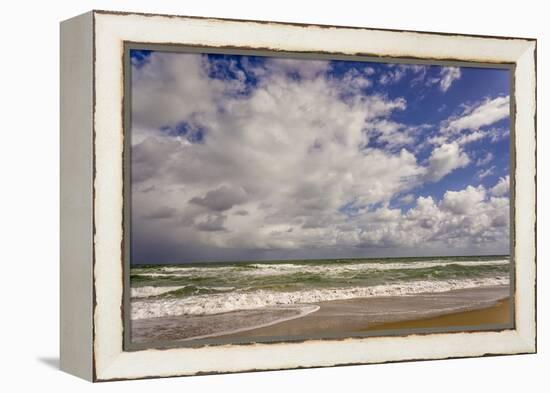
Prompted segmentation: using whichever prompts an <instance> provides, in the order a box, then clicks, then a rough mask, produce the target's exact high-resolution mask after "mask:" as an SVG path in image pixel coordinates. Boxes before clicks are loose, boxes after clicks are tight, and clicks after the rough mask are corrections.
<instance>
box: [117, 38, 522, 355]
mask: <svg viewBox="0 0 550 393" xmlns="http://www.w3.org/2000/svg"><path fill="white" fill-rule="evenodd" d="M127 55H128V56H129V63H128V64H129V68H130V69H129V72H130V76H131V77H130V79H129V82H128V83H129V101H128V102H127V105H128V106H127V108H126V110H127V111H129V114H130V118H131V120H130V122H129V124H128V126H127V127H126V130H125V132H126V138H127V140H128V142H127V145H126V146H127V149H129V152H128V157H129V158H128V162H127V163H126V164H127V167H128V171H129V173H130V184H129V185H128V189H129V191H128V193H127V197H126V203H128V204H129V210H128V211H129V213H128V214H127V216H126V220H127V222H126V225H127V226H126V228H129V231H128V235H127V236H129V237H130V238H129V244H130V247H129V250H127V251H128V253H127V263H128V266H127V274H128V276H129V277H128V282H129V287H128V288H126V289H125V290H126V291H128V294H129V295H128V299H129V301H128V304H126V307H125V310H126V316H125V318H126V319H127V320H126V323H127V325H126V326H127V328H128V329H129V335H130V342H131V343H133V344H138V345H145V346H151V347H154V346H156V345H161V344H162V345H164V344H169V345H195V344H201V343H203V344H204V343H243V342H265V341H292V340H303V339H308V338H322V339H331V338H342V337H357V336H359V337H360V336H366V335H385V334H407V333H408V332H433V331H456V330H460V331H464V330H483V329H491V330H496V329H499V328H503V327H510V324H512V323H513V322H512V321H513V304H512V300H511V297H510V293H511V289H512V288H511V287H512V286H513V279H512V277H513V274H512V273H513V261H512V260H511V258H510V254H511V252H510V248H511V244H510V213H511V206H510V173H511V151H510V138H511V136H510V131H511V130H510V126H511V122H510V117H511V114H512V112H511V109H510V108H511V101H510V100H511V99H510V97H511V96H513V94H512V92H511V84H510V80H511V72H512V71H511V70H510V69H509V68H506V67H499V66H493V67H491V66H487V65H469V64H461V65H453V64H418V63H411V62H407V61H402V62H398V61H396V60H394V61H390V60H388V61H380V60H379V59H378V60H377V61H372V60H368V59H367V60H365V59H361V60H360V61H359V60H353V59H319V58H318V59H311V58H298V57H292V56H283V55H282V54H281V55H278V56H277V55H275V56H265V55H243V54H213V53H207V51H204V52H201V53H198V52H192V53H191V52H189V51H187V52H185V51H166V50H151V49H146V48H144V49H129V50H128V54H127Z"/></svg>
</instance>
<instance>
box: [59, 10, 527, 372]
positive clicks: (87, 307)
mask: <svg viewBox="0 0 550 393" xmlns="http://www.w3.org/2000/svg"><path fill="white" fill-rule="evenodd" d="M131 42H140V43H148V44H152V45H156V44H171V45H186V46H197V47H201V46H202V47H204V46H207V47H215V48H218V49H221V50H223V49H229V48H231V49H240V50H246V49H254V50H262V51H270V52H271V51H283V52H294V53H296V52H299V53H315V54H324V55H329V56H358V55H361V56H370V57H383V58H385V59H392V58H394V59H395V58H401V59H403V58H406V59H415V60H417V61H453V62H479V63H491V64H503V63H505V64H508V65H513V66H514V67H515V73H514V81H513V84H514V86H515V112H514V116H513V117H512V118H513V121H514V128H515V131H516V136H515V138H514V145H513V148H514V149H513V150H514V151H515V156H516V166H515V168H514V171H515V173H514V178H515V187H514V189H515V193H512V198H513V202H514V206H515V209H514V211H513V220H512V222H513V227H514V231H513V232H512V236H513V239H512V240H513V243H514V244H515V248H514V255H513V257H514V259H515V261H516V266H515V294H514V301H515V327H514V328H511V329H505V330H501V331H484V332H453V333H450V332H447V333H437V334H435V333H434V334H423V335H418V334H417V335H408V336H393V337H366V338H348V339H340V340H330V341H327V340H320V339H317V340H306V341H304V342H293V343H273V344H262V343H256V344H252V345H224V346H213V347H208V346H205V347H199V348H171V349H163V350H154V349H143V350H136V351H131V352H129V351H125V350H124V345H123V342H124V340H123V337H124V321H123V317H124V309H123V294H124V285H123V283H124V270H123V260H124V252H125V250H124V240H123V235H124V229H125V228H124V226H123V210H124V205H123V200H124V198H123V195H124V181H123V179H124V172H123V168H124V166H123V156H124V134H123V127H124V113H123V102H124V84H123V83H124V74H123V69H124V67H123V60H124V48H125V43H131ZM61 50H62V53H61V111H62V113H61V349H60V350H61V368H62V369H63V370H65V371H67V372H70V373H72V374H75V375H78V376H80V377H82V378H85V379H88V380H93V381H105V380H116V379H135V378H148V377H160V376H178V375H195V374H205V373H224V372H241V371H249V370H273V369H286V368H299V367H326V366H335V365H345V364H365V363H381V362H393V361H407V360H421V359H441V358H450V357H469V356H485V355H499V354H517V353H532V352H535V351H536V310H535V304H536V299H535V297H536V249H535V235H536V160H535V152H536V101H535V96H536V94H535V93H536V41H535V40H533V39H522V38H504V37H480V36H467V35H451V34H440V33H420V32H409V31H390V30H376V29H366V28H351V27H332V26H316V25H297V24H283V23H271V22H258V21H236V20H220V19H207V18H191V17H180V16H177V17H175V16H166V15H164V16H163V15H144V14H121V13H114V12H103V11H93V12H90V13H87V14H84V15H81V16H78V17H75V18H73V19H70V20H68V21H65V22H63V23H62V25H61ZM191 359H192V361H190V360H191Z"/></svg>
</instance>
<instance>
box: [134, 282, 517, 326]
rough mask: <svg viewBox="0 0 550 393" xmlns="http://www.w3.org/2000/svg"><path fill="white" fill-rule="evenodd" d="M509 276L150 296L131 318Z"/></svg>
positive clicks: (428, 289) (413, 290)
mask: <svg viewBox="0 0 550 393" xmlns="http://www.w3.org/2000/svg"><path fill="white" fill-rule="evenodd" d="M508 283H509V279H508V277H507V276H499V277H492V278H471V279H460V280H447V281H412V282H402V283H394V284H388V285H376V286H370V287H349V288H322V289H307V290H300V291H293V292H276V291H264V290H257V291H253V292H227V293H221V294H214V295H212V294H210V295H199V296H189V297H185V298H178V299H154V300H153V299H149V300H143V299H140V300H135V301H133V302H132V307H131V309H132V312H131V313H132V319H143V318H156V317H163V316H176V315H209V314H219V313H224V312H230V311H236V310H251V309H258V308H264V307H276V306H278V305H290V304H315V303H319V302H324V301H330V300H345V299H353V298H366V297H380V296H406V295H413V294H418V293H439V292H447V291H451V290H455V289H467V288H478V287H486V286H497V285H508Z"/></svg>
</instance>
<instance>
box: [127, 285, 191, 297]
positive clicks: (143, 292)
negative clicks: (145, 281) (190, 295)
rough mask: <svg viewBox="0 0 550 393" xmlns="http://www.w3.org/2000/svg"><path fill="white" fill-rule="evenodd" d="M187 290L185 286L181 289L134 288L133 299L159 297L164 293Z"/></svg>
mask: <svg viewBox="0 0 550 393" xmlns="http://www.w3.org/2000/svg"><path fill="white" fill-rule="evenodd" d="M182 288H185V286H179V287H151V286H147V287H137V288H132V298H145V297H149V296H158V295H162V294H163V293H168V292H172V291H176V290H178V289H182Z"/></svg>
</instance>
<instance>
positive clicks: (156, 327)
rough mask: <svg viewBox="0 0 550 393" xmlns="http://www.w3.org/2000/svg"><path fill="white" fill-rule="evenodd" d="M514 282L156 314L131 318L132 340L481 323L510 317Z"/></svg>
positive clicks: (296, 334)
mask: <svg viewBox="0 0 550 393" xmlns="http://www.w3.org/2000/svg"><path fill="white" fill-rule="evenodd" d="M508 297H509V287H508V286H499V287H485V288H474V289H461V290H456V291H449V292H443V293H425V294H417V295H411V296H399V297H378V298H361V299H349V300H335V301H330V302H321V303H318V304H317V306H319V309H318V311H314V312H310V313H309V314H306V315H304V316H301V315H299V314H298V313H297V311H296V310H295V309H291V308H284V307H283V308H282V309H277V308H272V309H265V310H264V309H262V310H250V311H238V312H232V313H226V314H219V315H211V316H200V317H189V316H178V317H170V318H166V317H165V318H152V319H148V320H137V321H133V322H132V341H134V342H136V343H142V344H143V343H154V342H159V341H164V342H166V341H171V342H178V341H189V340H192V341H193V343H195V342H196V343H200V342H201V341H203V340H202V339H204V338H206V337H208V339H209V340H210V341H211V340H212V339H216V340H220V341H221V340H223V341H224V342H231V341H239V342H242V341H254V339H255V338H258V339H266V338H280V337H286V338H292V337H304V336H312V337H322V336H327V337H334V336H339V337H346V336H349V335H352V334H363V333H368V332H371V331H388V330H395V329H415V328H442V327H449V328H450V327H460V326H464V327H465V326H468V327H482V326H488V325H503V324H508V323H509V322H510V320H511V316H510V308H509V300H508Z"/></svg>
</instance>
